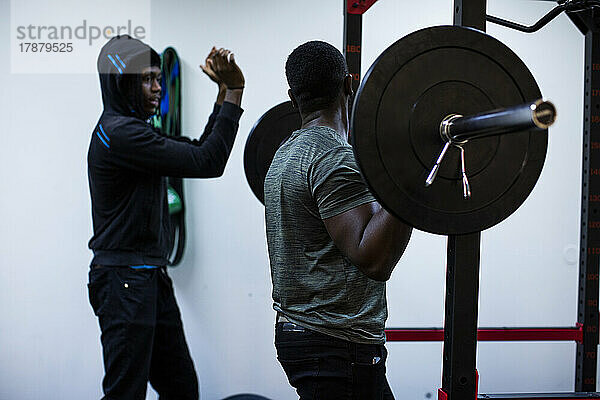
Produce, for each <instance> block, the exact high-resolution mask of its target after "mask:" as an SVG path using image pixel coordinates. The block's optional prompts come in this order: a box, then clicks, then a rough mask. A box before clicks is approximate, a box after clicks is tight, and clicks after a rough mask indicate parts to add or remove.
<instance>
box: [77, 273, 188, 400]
mask: <svg viewBox="0 0 600 400" xmlns="http://www.w3.org/2000/svg"><path fill="white" fill-rule="evenodd" d="M88 293H89V300H90V304H91V305H92V308H93V309H94V313H95V314H96V315H97V316H98V321H99V324H100V330H101V331H102V335H101V342H102V350H103V355H104V370H105V375H104V379H103V381H102V388H103V389H104V395H105V396H104V397H103V399H106V400H121V399H123V400H138V399H139V400H143V399H145V398H146V388H147V386H148V381H150V383H151V384H152V387H154V389H156V391H157V392H158V394H159V396H160V399H161V400H174V399H176V400H184V399H185V400H197V399H198V397H199V395H198V379H197V377H196V371H195V369H194V364H193V362H192V359H191V357H190V353H189V351H188V347H187V343H186V341H185V337H184V334H183V325H182V323H181V315H180V313H179V308H178V307H177V303H176V302H175V295H174V293H173V286H172V282H171V279H170V278H169V276H168V275H167V272H166V270H165V269H163V268H156V269H133V268H129V267H93V268H92V269H91V270H90V273H89V284H88Z"/></svg>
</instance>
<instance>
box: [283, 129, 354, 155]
mask: <svg viewBox="0 0 600 400" xmlns="http://www.w3.org/2000/svg"><path fill="white" fill-rule="evenodd" d="M296 133H297V136H296V137H295V138H294V140H293V143H290V144H292V145H293V146H296V147H297V148H301V149H303V150H306V151H310V153H311V154H312V156H313V157H314V158H319V157H321V156H323V155H325V154H326V153H329V152H330V151H332V150H334V149H339V148H350V149H351V147H350V145H349V144H348V143H347V142H346V141H345V140H344V139H343V137H342V136H341V135H340V134H339V133H337V132H336V131H334V130H333V129H331V128H328V127H323V126H316V127H312V128H305V129H301V130H299V131H296Z"/></svg>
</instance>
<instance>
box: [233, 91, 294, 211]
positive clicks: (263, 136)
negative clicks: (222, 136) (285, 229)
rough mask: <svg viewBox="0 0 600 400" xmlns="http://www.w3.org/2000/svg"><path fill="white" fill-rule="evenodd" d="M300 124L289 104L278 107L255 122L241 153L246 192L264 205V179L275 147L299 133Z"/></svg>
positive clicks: (275, 149) (285, 103) (288, 102)
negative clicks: (247, 185)
mask: <svg viewBox="0 0 600 400" xmlns="http://www.w3.org/2000/svg"><path fill="white" fill-rule="evenodd" d="M301 125H302V120H301V119H300V113H299V112H298V110H297V109H295V108H293V106H292V102H291V101H286V102H284V103H281V104H278V105H276V106H275V107H273V108H271V109H270V110H269V111H267V112H266V113H264V114H263V116H262V117H260V119H259V120H258V121H257V122H256V124H255V125H254V127H253V128H252V130H251V131H250V135H248V140H247V141H246V147H245V149H244V171H245V172H246V179H247V180H248V184H249V185H250V189H252V192H253V193H254V194H255V195H256V197H257V198H258V200H260V202H261V203H263V204H265V193H264V185H265V177H266V176H267V171H268V170H269V167H270V166H271V161H273V157H274V156H275V152H276V151H277V149H278V148H279V146H280V145H281V144H282V143H283V142H284V141H285V140H286V139H287V138H288V137H289V136H290V135H291V134H292V132H294V131H296V130H298V129H300V126H301Z"/></svg>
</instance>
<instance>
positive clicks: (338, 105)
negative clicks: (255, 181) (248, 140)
mask: <svg viewBox="0 0 600 400" xmlns="http://www.w3.org/2000/svg"><path fill="white" fill-rule="evenodd" d="M286 76H287V78H288V83H289V85H290V91H289V94H290V98H291V99H292V101H293V102H294V104H295V105H296V106H297V107H298V108H299V111H300V114H301V116H302V128H301V129H300V130H298V131H295V132H293V133H292V135H291V136H290V137H289V139H287V140H286V141H285V142H284V143H283V144H282V145H281V146H280V148H279V149H278V151H277V153H276V154H275V157H274V159H273V162H272V163H271V167H270V168H269V171H268V173H267V176H266V179H265V215H266V230H267V242H268V247H269V257H270V262H271V276H272V281H273V301H274V304H273V307H274V309H275V310H276V311H277V326H276V333H275V345H276V347H277V355H278V359H279V361H280V363H281V365H282V366H283V368H284V370H285V372H286V374H287V376H288V379H289V381H290V384H291V385H292V386H294V387H295V388H296V389H297V391H298V394H299V395H300V398H301V399H302V400H305V399H355V398H356V399H384V398H385V399H390V398H391V399H393V395H392V393H391V390H390V388H389V385H388V384H387V380H386V379H385V361H386V356H387V352H386V350H385V347H384V343H385V334H384V326H385V320H386V318H387V304H386V295H385V281H386V280H387V279H389V277H390V274H391V272H392V270H393V268H394V266H395V265H396V263H397V262H398V259H399V258H400V256H401V255H402V253H403V251H404V249H405V247H406V245H407V243H408V240H409V238H410V233H411V228H410V227H408V226H406V225H404V224H403V223H401V222H400V221H399V220H397V219H396V218H394V217H393V216H391V215H390V214H389V213H387V212H386V211H385V210H383V209H382V208H381V207H380V206H379V204H378V203H377V202H376V200H375V198H374V197H373V196H372V195H371V193H370V192H369V190H368V188H367V186H366V185H365V183H364V182H363V180H362V178H361V176H360V172H359V169H358V166H357V164H356V160H355V158H354V154H353V151H352V147H351V146H350V145H349V144H348V141H347V130H348V101H349V98H350V95H351V94H352V89H351V83H352V77H351V76H350V75H348V73H347V66H346V63H345V60H344V58H343V56H342V55H341V54H340V52H339V51H338V50H337V49H335V48H334V47H333V46H331V45H329V44H327V43H324V42H317V41H315V42H308V43H305V44H303V45H301V46H299V47H298V48H297V49H295V50H294V52H292V54H290V56H289V58H288V61H287V63H286Z"/></svg>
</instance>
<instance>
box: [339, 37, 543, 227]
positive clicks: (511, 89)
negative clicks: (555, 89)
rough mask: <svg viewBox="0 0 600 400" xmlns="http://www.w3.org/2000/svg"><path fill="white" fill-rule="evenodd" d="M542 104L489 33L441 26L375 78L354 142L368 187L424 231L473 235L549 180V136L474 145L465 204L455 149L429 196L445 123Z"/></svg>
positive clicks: (408, 45) (384, 57)
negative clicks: (542, 179) (544, 174)
mask: <svg viewBox="0 0 600 400" xmlns="http://www.w3.org/2000/svg"><path fill="white" fill-rule="evenodd" d="M539 98H541V93H540V90H539V88H538V86H537V84H536V82H535V79H534V78H533V76H532V75H531V72H530V71H529V70H528V69H527V67H526V66H525V64H524V63H523V62H522V61H521V60H520V59H519V57H518V56H517V55H516V54H515V53H514V52H512V51H511V50H510V49H509V48H508V47H506V46H505V45H504V44H502V43H501V42H499V41H498V40H496V39H494V38H492V37H491V36H488V35H486V34H484V33H483V32H480V31H477V30H474V29H470V28H464V27H458V26H438V27H432V28H427V29H423V30H420V31H417V32H415V33H412V34H410V35H408V36H406V37H404V38H402V39H400V40H398V41H397V42H396V43H394V44H393V45H391V46H390V47H389V48H388V49H386V50H385V51H384V52H383V53H382V54H381V55H380V56H379V58H378V59H377V60H376V61H375V63H374V64H373V65H372V66H371V68H370V69H369V71H368V72H367V74H366V76H365V79H364V80H363V82H362V84H361V86H360V88H359V90H358V94H357V96H356V100H355V103H354V110H353V115H352V127H351V132H352V134H351V138H352V144H353V147H354V152H355V155H356V158H357V161H358V163H359V166H360V169H361V172H362V174H363V177H364V178H365V181H366V182H367V184H368V185H369V187H370V188H371V190H372V191H373V194H374V195H375V197H376V198H377V199H378V200H379V201H380V203H381V204H382V205H383V206H384V207H385V208H386V209H387V210H389V211H390V212H392V213H393V214H394V215H396V216H397V217H398V218H400V219H402V220H404V221H405V222H407V223H408V224H410V225H412V226H414V227H415V228H417V229H421V230H424V231H427V232H432V233H438V234H464V233H471V232H477V231H481V230H484V229H487V228H489V227H491V226H493V225H495V224H497V223H499V222H500V221H502V220H504V219H505V218H507V217H508V216H509V215H510V214H512V213H513V212H514V211H515V210H516V209H517V208H518V207H519V206H520V205H521V204H522V203H523V202H524V201H525V199H526V198H527V196H528V195H529V193H530V192H531V191H532V190H533V187H534V186H535V183H536V182H537V179H538V177H539V175H540V173H541V171H542V167H543V164H544V159H545V157H546V149H547V145H548V135H547V131H539V130H538V131H524V132H518V133H513V134H507V135H502V136H496V137H488V138H482V139H476V140H472V141H470V142H468V143H467V144H466V145H465V146H464V149H465V153H466V157H465V159H466V170H467V176H468V178H469V182H470V185H471V191H472V196H471V198H470V199H467V200H465V199H464V198H463V189H462V178H461V174H460V153H459V151H458V149H456V148H453V147H451V148H450V149H449V150H448V153H447V154H446V157H445V158H444V160H443V162H442V164H441V168H440V171H439V173H438V175H437V178H436V180H435V181H434V183H433V184H432V185H431V186H430V187H425V179H426V178H427V176H428V174H429V172H430V170H431V168H432V167H433V165H434V163H435V160H436V159H437V157H438V155H439V153H440V151H441V149H442V145H443V144H444V142H443V141H442V139H441V137H440V133H439V125H440V122H441V121H442V120H443V119H444V118H445V117H446V116H448V115H450V114H462V115H472V114H476V113H479V112H483V111H491V110H493V109H497V108H504V107H510V106H515V105H518V104H522V103H525V102H527V101H533V100H536V99H539Z"/></svg>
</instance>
